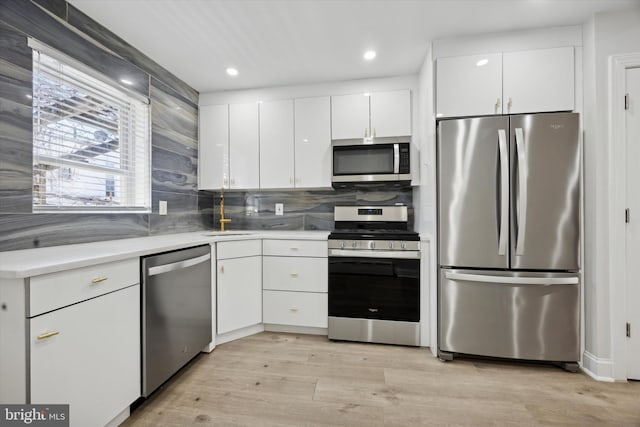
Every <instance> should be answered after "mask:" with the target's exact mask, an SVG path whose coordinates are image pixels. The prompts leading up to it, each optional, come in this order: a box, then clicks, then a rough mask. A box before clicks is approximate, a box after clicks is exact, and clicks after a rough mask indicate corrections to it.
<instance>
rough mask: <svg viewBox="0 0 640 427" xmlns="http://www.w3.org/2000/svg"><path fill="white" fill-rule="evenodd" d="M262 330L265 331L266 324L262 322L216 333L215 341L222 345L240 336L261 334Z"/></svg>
mask: <svg viewBox="0 0 640 427" xmlns="http://www.w3.org/2000/svg"><path fill="white" fill-rule="evenodd" d="M260 332H264V325H263V324H262V323H260V324H258V325H253V326H247V327H246V328H242V329H238V330H235V331H231V332H227V333H226V334H221V335H216V339H215V343H216V345H220V344H224V343H227V342H230V341H234V340H238V339H240V338H244V337H248V336H249V335H255V334H259V333H260Z"/></svg>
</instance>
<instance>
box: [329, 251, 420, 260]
mask: <svg viewBox="0 0 640 427" xmlns="http://www.w3.org/2000/svg"><path fill="white" fill-rule="evenodd" d="M329 256H330V257H353V258H399V259H420V251H370V250H360V249H358V250H351V249H329Z"/></svg>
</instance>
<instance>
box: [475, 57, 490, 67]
mask: <svg viewBox="0 0 640 427" xmlns="http://www.w3.org/2000/svg"><path fill="white" fill-rule="evenodd" d="M488 63H489V60H488V59H486V58H485V59H481V60H480V61H478V62H476V67H482V66H483V65H487V64H488Z"/></svg>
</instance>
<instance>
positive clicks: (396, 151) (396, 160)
mask: <svg viewBox="0 0 640 427" xmlns="http://www.w3.org/2000/svg"><path fill="white" fill-rule="evenodd" d="M393 173H400V145H399V144H393Z"/></svg>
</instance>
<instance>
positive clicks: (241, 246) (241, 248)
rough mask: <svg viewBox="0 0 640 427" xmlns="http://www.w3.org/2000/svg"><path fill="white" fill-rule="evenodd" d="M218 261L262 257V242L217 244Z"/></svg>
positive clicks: (245, 241) (241, 241) (243, 241)
mask: <svg viewBox="0 0 640 427" xmlns="http://www.w3.org/2000/svg"><path fill="white" fill-rule="evenodd" d="M217 245H218V248H217V253H218V259H228V258H241V257H247V256H260V255H262V245H261V244H260V240H240V241H237V242H220V243H218V244H217Z"/></svg>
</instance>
